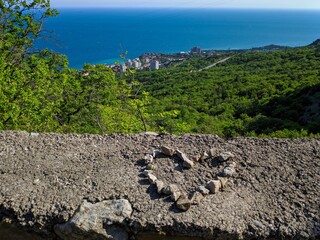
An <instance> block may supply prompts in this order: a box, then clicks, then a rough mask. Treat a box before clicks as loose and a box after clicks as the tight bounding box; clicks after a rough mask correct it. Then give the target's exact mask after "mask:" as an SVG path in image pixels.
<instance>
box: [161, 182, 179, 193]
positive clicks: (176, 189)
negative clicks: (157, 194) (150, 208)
mask: <svg viewBox="0 0 320 240" xmlns="http://www.w3.org/2000/svg"><path fill="white" fill-rule="evenodd" d="M179 191H180V189H179V187H178V185H177V184H170V185H169V186H167V187H165V188H164V189H163V190H162V192H163V193H164V194H166V195H171V194H172V193H174V192H179Z"/></svg>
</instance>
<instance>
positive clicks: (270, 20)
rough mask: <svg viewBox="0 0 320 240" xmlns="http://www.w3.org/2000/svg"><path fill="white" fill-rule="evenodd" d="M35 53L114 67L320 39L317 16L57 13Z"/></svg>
mask: <svg viewBox="0 0 320 240" xmlns="http://www.w3.org/2000/svg"><path fill="white" fill-rule="evenodd" d="M58 10H59V11H60V15H59V16H58V17H55V18H52V19H49V20H47V22H46V23H45V26H44V28H45V29H46V30H49V31H51V32H52V34H51V39H50V40H44V39H42V40H41V41H38V42H37V47H39V48H45V47H48V48H50V49H54V50H55V51H57V52H59V53H63V54H65V55H67V56H68V58H69V61H70V66H71V67H75V68H81V66H82V65H83V64H84V63H93V64H96V63H113V62H115V61H116V60H117V59H119V56H120V54H121V53H123V52H124V51H128V55H127V58H134V57H137V56H139V55H141V54H143V53H146V52H163V53H174V52H181V51H189V50H190V49H191V48H192V47H193V46H200V47H201V48H202V49H242V48H252V47H259V46H265V45H269V44H277V45H286V46H302V45H307V44H310V43H311V42H313V41H314V40H316V39H318V38H320V10H254V9H251V10H244V9H242V10H239V9H124V8H122V9H115V8H109V9H108V8H105V9H80V8H79V9H58Z"/></svg>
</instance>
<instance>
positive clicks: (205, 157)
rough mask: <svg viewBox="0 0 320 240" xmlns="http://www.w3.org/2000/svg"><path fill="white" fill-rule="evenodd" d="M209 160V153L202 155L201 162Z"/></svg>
mask: <svg viewBox="0 0 320 240" xmlns="http://www.w3.org/2000/svg"><path fill="white" fill-rule="evenodd" d="M207 158H209V155H208V153H207V152H204V153H202V154H201V158H200V160H206V159H207Z"/></svg>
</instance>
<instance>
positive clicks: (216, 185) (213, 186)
mask: <svg viewBox="0 0 320 240" xmlns="http://www.w3.org/2000/svg"><path fill="white" fill-rule="evenodd" d="M207 186H208V188H209V189H210V192H211V193H217V192H219V190H220V188H221V183H220V181H219V180H211V181H209V182H208V183H207Z"/></svg>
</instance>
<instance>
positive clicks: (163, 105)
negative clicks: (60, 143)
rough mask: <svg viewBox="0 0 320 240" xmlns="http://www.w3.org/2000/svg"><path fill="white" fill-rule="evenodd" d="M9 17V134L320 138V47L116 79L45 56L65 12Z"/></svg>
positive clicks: (4, 119)
mask: <svg viewBox="0 0 320 240" xmlns="http://www.w3.org/2000/svg"><path fill="white" fill-rule="evenodd" d="M0 10H1V11H0V23H1V25H0V130H6V129H14V130H27V131H38V132H42V131H46V132H53V131H54V132H65V133H72V132H76V133H101V134H102V133H114V132H123V133H135V132H141V131H157V132H162V131H166V132H171V133H176V134H180V133H213V134H218V135H220V136H225V137H230V136H238V135H244V136H277V137H298V136H315V135H317V134H319V133H320V45H319V44H314V45H312V46H308V47H305V48H296V49H284V50H281V51H277V52H269V53H265V52H264V53H263V52H228V51H226V52H223V53H221V54H220V55H217V56H215V57H210V58H193V59H189V60H187V61H185V62H184V63H179V64H177V65H176V66H173V67H171V68H167V69H163V70H159V71H152V72H150V71H143V72H137V73H135V72H132V71H130V72H129V73H128V74H124V75H117V76H116V75H115V74H114V73H113V72H112V70H111V69H109V68H107V67H105V66H103V65H96V66H93V65H85V66H84V67H83V69H82V70H75V69H70V68H69V67H68V60H67V58H66V57H64V56H62V55H59V54H56V53H53V52H51V51H49V50H42V51H40V52H39V51H35V49H34V48H33V44H34V41H35V39H37V38H38V37H40V36H41V35H42V24H43V20H44V19H45V18H48V17H53V16H55V15H57V14H58V13H57V11H56V10H54V9H51V8H50V5H49V1H48V0H5V1H4V0H0ZM230 55H232V58H231V59H229V60H228V61H226V62H224V63H221V64H219V65H217V66H214V67H212V68H210V69H207V70H205V69H204V67H206V66H209V65H211V64H213V63H215V62H217V61H219V60H221V59H223V58H225V57H226V56H230ZM199 70H201V71H199Z"/></svg>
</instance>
